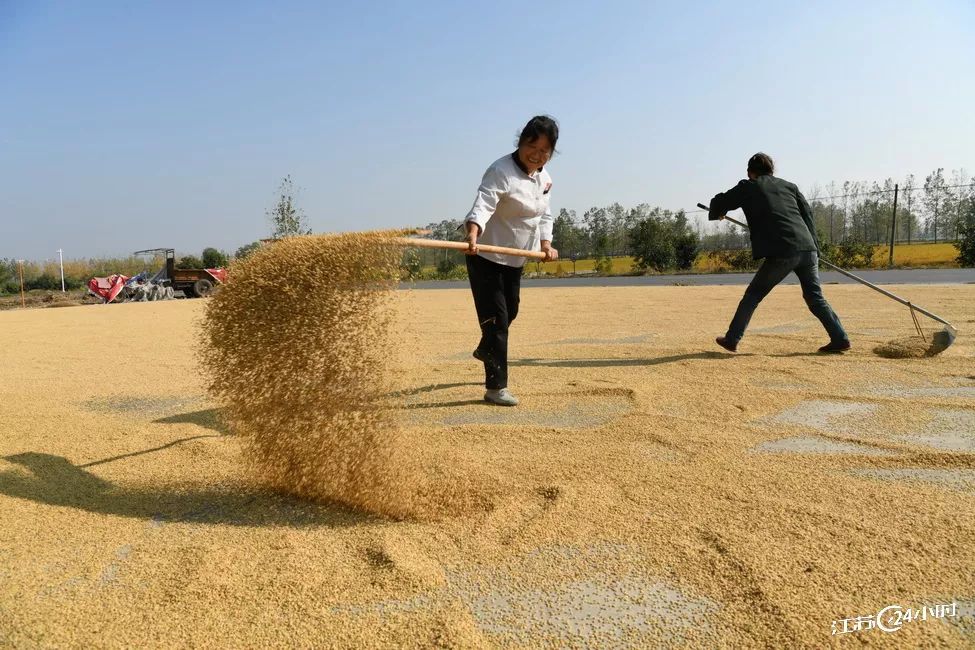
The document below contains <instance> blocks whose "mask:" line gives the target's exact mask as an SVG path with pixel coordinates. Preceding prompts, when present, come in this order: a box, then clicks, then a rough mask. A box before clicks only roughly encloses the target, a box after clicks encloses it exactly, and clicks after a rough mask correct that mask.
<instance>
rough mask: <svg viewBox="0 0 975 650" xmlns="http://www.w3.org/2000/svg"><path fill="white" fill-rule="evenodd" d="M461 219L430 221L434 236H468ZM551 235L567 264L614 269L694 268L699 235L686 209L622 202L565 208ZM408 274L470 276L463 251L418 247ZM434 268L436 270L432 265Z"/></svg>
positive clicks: (407, 261) (407, 262) (406, 263)
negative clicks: (621, 261)
mask: <svg viewBox="0 0 975 650" xmlns="http://www.w3.org/2000/svg"><path fill="white" fill-rule="evenodd" d="M461 225H462V221H461V220H460V219H445V220H443V221H440V222H439V223H430V224H428V225H427V226H426V230H429V231H430V234H429V235H427V236H428V237H429V238H431V239H440V240H447V241H463V240H464V233H463V230H462V229H461ZM552 240H553V243H554V245H555V247H556V248H557V249H558V250H559V256H560V258H561V259H562V260H563V263H565V264H566V265H571V264H572V263H573V262H575V261H576V260H581V259H594V260H596V264H595V269H596V272H598V273H609V272H610V269H611V267H612V262H611V258H613V257H621V256H630V257H633V258H634V262H633V271H634V272H637V273H641V272H646V271H668V270H680V269H689V268H690V267H691V265H693V263H694V259H695V258H696V257H697V253H698V250H699V247H700V239H699V237H698V234H697V232H696V231H695V230H694V229H693V228H692V227H691V224H690V223H689V221H688V219H687V215H686V214H685V212H684V211H682V210H680V211H677V212H673V211H671V210H666V209H663V208H659V207H651V206H649V205H647V204H641V205H638V206H636V207H634V208H629V209H627V208H624V207H623V206H622V205H620V204H619V203H614V204H612V205H610V206H607V207H602V208H600V207H593V208H590V209H589V210H587V211H586V212H585V213H583V215H582V219H579V218H578V217H577V216H576V212H575V211H574V210H566V209H564V208H563V209H562V210H561V211H560V212H559V215H558V216H557V217H556V218H555V220H554V223H553V231H552ZM403 269H404V273H405V275H406V276H408V277H411V278H414V279H419V278H424V277H431V278H440V279H452V278H462V277H466V270H465V267H464V253H463V251H452V250H436V249H419V250H408V251H406V252H405V253H404V257H403ZM431 269H432V270H431Z"/></svg>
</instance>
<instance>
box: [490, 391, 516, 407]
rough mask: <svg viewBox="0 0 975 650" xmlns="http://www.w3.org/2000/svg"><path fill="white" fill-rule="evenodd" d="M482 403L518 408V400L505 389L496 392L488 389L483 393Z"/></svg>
mask: <svg viewBox="0 0 975 650" xmlns="http://www.w3.org/2000/svg"><path fill="white" fill-rule="evenodd" d="M484 401H486V402H491V403H492V404H497V405H498V406H518V398H517V397H515V396H514V395H512V394H511V391H509V390H508V389H507V388H500V389H498V390H493V389H490V388H489V389H488V390H487V391H486V392H485V393H484Z"/></svg>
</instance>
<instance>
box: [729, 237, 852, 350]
mask: <svg viewBox="0 0 975 650" xmlns="http://www.w3.org/2000/svg"><path fill="white" fill-rule="evenodd" d="M793 271H795V274H796V276H798V278H799V284H801V285H802V297H803V298H805V300H806V305H807V306H808V307H809V311H811V312H812V313H813V315H814V316H816V318H818V319H819V322H820V323H822V324H823V327H825V328H826V331H827V332H828V333H829V340H830V341H831V342H833V343H840V342H843V341H846V340H847V336H846V332H845V331H844V330H843V326H842V325H841V324H840V319H839V317H838V316H837V315H836V313H835V312H834V311H833V309H832V308H831V307H830V306H829V303H828V302H826V298H824V297H823V289H822V287H820V286H819V254H818V253H816V251H805V252H802V253H798V254H796V255H794V256H792V257H767V258H765V261H763V262H762V266H760V267H759V269H758V272H756V273H755V277H754V278H752V281H751V284H749V285H748V288H747V289H745V296H744V297H743V298H742V299H741V303H739V304H738V311H737V312H735V317H734V318H733V319H732V321H731V325H729V326H728V333H727V334H726V335H725V338H727V339H728V340H729V341H731V342H732V343H737V342H738V341H740V340H741V337H742V336H744V335H745V328H746V327H748V321H750V320H751V319H752V314H753V313H754V312H755V308H756V307H758V303H760V302H762V299H763V298H765V296H767V295H768V294H769V292H770V291H771V290H772V289H773V288H775V285H777V284H778V283H779V282H782V280H784V279H785V278H786V276H787V275H789V273H792V272H793Z"/></svg>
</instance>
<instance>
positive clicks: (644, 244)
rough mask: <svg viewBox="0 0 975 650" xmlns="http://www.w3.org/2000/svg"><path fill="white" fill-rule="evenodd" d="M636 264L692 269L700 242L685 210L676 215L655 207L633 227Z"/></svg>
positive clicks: (667, 268)
mask: <svg viewBox="0 0 975 650" xmlns="http://www.w3.org/2000/svg"><path fill="white" fill-rule="evenodd" d="M630 246H631V247H632V250H633V258H634V266H635V267H636V268H638V269H640V270H643V271H646V270H647V269H653V270H655V271H667V270H670V269H673V268H677V269H689V268H690V267H691V266H692V265H693V264H694V260H695V258H696V257H697V252H698V248H699V246H700V241H699V239H698V236H697V233H696V232H694V230H693V229H692V228H691V227H690V225H689V224H688V222H687V216H686V215H685V214H684V212H683V210H682V211H680V212H678V213H677V214H671V213H670V212H669V211H663V212H661V211H660V210H659V209H655V210H654V211H653V212H652V213H651V215H650V216H648V217H646V218H643V219H640V220H639V221H637V222H636V224H634V225H633V227H632V228H631V229H630Z"/></svg>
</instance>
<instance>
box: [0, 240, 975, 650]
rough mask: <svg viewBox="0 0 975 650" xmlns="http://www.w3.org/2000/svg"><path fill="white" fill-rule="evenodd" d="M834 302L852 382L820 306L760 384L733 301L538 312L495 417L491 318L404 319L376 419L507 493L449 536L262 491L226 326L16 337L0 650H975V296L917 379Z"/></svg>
mask: <svg viewBox="0 0 975 650" xmlns="http://www.w3.org/2000/svg"><path fill="white" fill-rule="evenodd" d="M306 245H308V244H301V246H306ZM315 245H317V244H315ZM299 254H301V253H299V252H298V251H296V255H299ZM269 270H270V269H269ZM286 282H287V278H286V277H281V276H278V277H275V278H273V279H268V285H267V286H268V291H278V290H279V287H280V286H281V285H282V283H286ZM894 290H895V291H896V292H897V293H900V294H902V295H914V294H916V291H917V287H899V288H895V289H894ZM826 294H827V297H828V298H829V300H830V302H831V303H832V304H833V306H834V308H835V309H836V310H837V312H838V313H839V314H840V316H841V317H842V319H843V323H844V325H845V326H846V327H847V329H848V330H849V332H850V333H851V336H852V339H853V343H854V348H853V350H852V351H851V352H850V353H847V354H844V355H838V356H822V355H816V354H815V353H814V351H815V349H816V347H817V346H818V345H821V344H822V343H824V342H825V335H824V333H823V332H822V331H821V328H820V326H819V324H818V322H817V321H816V320H815V319H814V318H813V317H812V316H810V315H809V314H808V312H807V311H806V310H805V305H804V303H803V301H802V297H801V292H800V289H799V288H798V287H789V286H783V287H778V288H777V289H776V290H775V291H774V292H773V293H772V295H771V296H770V297H769V298H768V299H767V301H766V302H765V303H763V305H762V306H761V307H760V309H759V311H758V312H757V313H756V315H755V318H754V319H753V322H752V325H751V327H750V329H749V332H748V335H747V336H746V338H745V339H744V340H743V342H742V345H741V347H740V348H739V350H740V351H739V353H738V354H737V355H730V354H725V353H724V352H723V351H721V350H718V349H715V348H714V346H713V343H712V339H713V337H714V336H715V335H716V334H720V333H721V332H722V331H723V329H724V327H726V326H727V320H728V318H730V316H731V314H732V312H733V310H734V308H735V305H736V304H737V302H738V300H739V299H740V297H741V287H634V288H606V287H601V288H539V289H535V288H527V289H525V290H524V294H523V303H522V312H521V315H520V316H519V318H518V321H517V322H516V323H515V325H514V327H513V332H512V342H511V351H510V356H511V360H512V371H511V381H512V388H513V389H515V390H517V393H518V395H519V397H521V398H522V404H521V405H519V406H518V407H517V408H514V409H500V408H496V407H490V406H488V405H484V404H482V403H481V402H480V397H481V390H482V389H481V386H480V382H481V380H482V378H483V377H482V371H481V369H480V368H478V366H477V364H476V362H474V360H473V359H471V357H470V351H471V349H472V347H473V344H474V343H475V342H476V338H477V324H476V318H475V316H474V313H473V308H472V306H471V304H470V302H471V301H470V294H469V292H468V291H467V290H466V289H452V290H435V291H413V292H401V293H398V294H397V295H396V296H395V298H394V299H393V300H392V302H391V303H389V310H390V313H391V314H394V315H395V319H394V322H393V323H392V330H391V331H393V332H395V334H394V335H393V340H394V341H398V342H401V343H402V344H403V345H402V347H404V348H407V349H405V350H400V351H398V352H402V353H403V357H405V358H404V359H403V360H400V355H399V354H397V355H396V357H395V359H394V360H395V361H396V363H394V364H393V365H394V366H396V367H394V368H392V370H391V372H390V374H388V375H387V377H388V380H389V383H390V385H391V388H390V392H389V394H390V395H395V398H389V399H387V400H386V403H387V406H388V407H389V408H388V410H389V413H387V414H386V415H383V416H382V417H388V418H389V421H390V422H392V424H393V425H394V430H396V431H398V432H399V434H398V435H400V436H401V440H402V441H403V444H404V448H405V449H406V451H407V452H408V454H407V455H409V456H411V457H412V458H414V459H415V462H417V463H418V464H419V465H421V466H422V469H423V471H422V472H421V473H420V475H421V476H427V477H434V478H435V477H436V476H437V475H438V473H439V474H443V475H444V476H449V477H451V478H452V479H453V478H462V479H464V480H466V481H467V482H468V484H469V485H468V487H469V488H470V489H471V491H472V492H474V493H477V494H490V498H489V499H488V502H489V504H490V506H491V507H490V509H488V510H484V509H461V510H459V511H458V512H456V513H455V514H454V515H453V516H448V517H444V518H441V519H440V520H431V519H429V518H423V517H420V518H408V519H406V520H395V519H390V518H388V517H379V516H375V515H370V514H367V513H364V512H363V511H362V510H359V509H350V508H347V507H340V506H338V505H335V504H332V503H317V502H311V501H309V500H306V499H299V498H295V497H290V496H286V495H280V494H277V493H274V492H269V491H268V490H267V489H266V488H265V487H264V483H263V482H262V481H258V480H255V479H254V477H253V475H252V474H249V473H245V472H242V471H241V469H242V467H244V466H245V465H244V463H243V462H242V453H241V450H242V446H243V445H244V443H245V442H246V440H247V439H246V437H245V436H243V435H233V434H230V433H229V431H228V428H227V426H226V424H225V423H224V422H223V421H222V419H221V417H220V415H221V411H220V410H219V409H220V408H221V407H220V406H219V405H218V404H217V403H215V402H213V401H211V400H209V399H207V398H206V397H205V394H206V386H205V384H204V382H203V380H202V378H201V376H200V372H199V367H198V365H197V362H196V360H195V358H194V355H193V353H192V350H193V347H194V345H195V343H194V342H195V340H196V331H197V328H198V325H199V319H200V317H201V316H202V309H203V307H204V305H205V303H204V302H203V301H174V302H166V303H137V304H123V305H117V306H112V305H110V306H106V307H102V306H92V307H77V308H71V309H56V310H26V311H17V312H5V313H3V314H0V326H2V328H3V331H4V332H5V335H6V336H7V340H8V345H6V346H3V347H2V348H0V366H2V367H3V369H4V382H3V384H2V385H0V393H2V400H0V427H2V431H3V433H4V435H3V436H0V522H2V525H0V639H2V640H0V645H4V646H12V647H36V646H72V647H81V646H86V647H87V646H91V645H96V646H106V647H172V646H174V645H180V646H193V647H203V646H218V647H239V646H241V645H252V646H258V645H259V646H268V647H280V646H289V647H294V646H308V645H316V646H327V647H344V648H363V647H394V646H395V647H399V646H412V647H436V646H441V647H486V648H487V647H594V646H600V647H619V646H630V647H633V646H636V647H674V646H679V647H680V646H684V647H706V648H712V647H822V646H829V645H831V644H836V645H840V644H842V643H844V642H845V644H849V643H856V644H857V645H864V646H868V647H946V648H950V647H957V648H965V647H971V645H972V640H973V636H972V634H973V633H975V622H973V618H972V607H973V601H975V580H973V577H972V576H973V575H975V541H973V540H975V523H973V522H975V500H973V495H975V453H973V437H972V431H973V430H975V372H973V369H972V364H971V360H972V357H973V354H975V343H973V339H972V338H971V335H970V333H969V330H970V328H972V327H973V323H972V319H973V317H972V310H971V305H972V304H973V303H975V286H973V285H962V286H946V287H925V289H924V300H925V306H926V307H928V308H930V309H932V310H933V311H935V312H937V313H939V314H941V315H943V316H944V317H945V318H947V319H948V320H950V321H952V322H953V323H955V324H956V325H957V326H959V328H960V329H961V333H960V335H959V338H958V340H957V342H956V343H955V344H954V345H953V346H952V347H951V348H949V349H948V350H946V351H945V352H944V353H942V354H940V355H938V356H936V357H927V358H920V359H883V358H880V357H878V356H876V355H875V354H874V353H873V351H872V350H873V348H874V347H875V346H877V345H880V344H881V343H883V342H885V341H887V340H888V339H891V338H893V337H896V336H898V334H901V333H902V334H908V333H910V331H911V329H912V327H913V325H912V323H911V319H910V316H909V313H905V309H904V308H903V307H902V306H900V305H897V304H896V303H894V302H893V301H890V300H887V299H885V298H883V297H881V296H876V295H875V294H873V293H872V292H870V291H869V290H868V289H865V288H863V287H858V286H845V285H844V286H827V287H826ZM293 298H294V299H295V300H299V299H301V296H300V295H298V294H293ZM279 306H280V308H281V309H284V310H286V311H287V310H296V308H295V307H294V306H289V304H288V302H287V301H286V300H284V299H283V298H282V302H281V303H280V304H279ZM291 313H294V311H292V312H291ZM262 317H263V318H269V319H272V321H273V318H275V317H274V316H271V315H265V316H262ZM269 323H271V324H270V325H269V330H268V331H269V332H270V331H272V330H274V329H275V328H279V329H277V330H276V331H278V332H280V331H282V330H281V329H280V328H285V327H286V324H284V323H281V324H278V323H273V322H271V321H269ZM308 326H309V327H317V326H318V324H316V323H308ZM300 336H305V335H300ZM308 336H309V337H310V336H311V335H308ZM122 340H125V341H126V342H125V343H124V344H122V343H119V342H120V341H122ZM300 340H303V341H306V342H307V341H309V340H311V339H310V338H302V339H300ZM267 344H268V345H270V346H271V347H272V348H273V350H274V351H275V352H277V353H280V354H287V353H288V352H289V349H288V347H287V345H286V344H285V343H283V342H280V343H279V342H273V341H271V340H270V339H269V340H267ZM297 354H298V357H297V358H304V359H308V358H309V356H306V355H308V353H304V352H298V353H297ZM320 354H328V353H325V352H322V353H320ZM315 358H316V359H320V358H322V357H315ZM275 363H276V362H275ZM275 363H272V362H268V366H267V368H268V371H269V372H272V373H274V372H278V367H277V366H276V365H275ZM282 367H283V366H282ZM254 379H255V381H256V382H257V383H258V384H259V385H261V386H268V385H270V384H266V383H262V382H264V380H263V379H262V378H254ZM306 381H308V382H317V381H320V380H319V379H317V378H311V377H308V378H307V379H306ZM301 390H306V389H305V388H301ZM376 390H377V391H378V390H379V389H378V388H377V389H376ZM258 397H260V396H258ZM262 399H263V398H262ZM299 406H300V405H299ZM301 408H304V407H301ZM309 408H310V407H309ZM299 424H300V423H299ZM307 430H308V431H311V429H310V428H309V429H307ZM386 442H387V441H386V440H379V443H381V444H385V443H386ZM248 444H249V443H248ZM377 509H379V508H377ZM951 602H956V603H957V606H958V607H957V615H956V616H955V617H953V618H944V619H935V618H933V617H929V618H928V619H927V620H917V619H915V620H912V621H911V622H907V623H904V624H903V626H902V628H901V629H899V630H898V631H897V632H894V633H884V632H882V631H880V630H878V629H876V628H874V629H870V630H864V631H861V632H856V633H851V634H847V635H843V636H839V635H837V636H833V635H832V634H831V632H832V622H833V621H836V620H840V619H844V618H850V617H857V616H865V615H869V614H876V613H877V612H878V611H879V610H881V609H882V608H884V607H887V606H889V605H900V606H902V607H904V608H905V609H906V608H907V607H914V608H919V607H921V606H922V605H936V604H938V603H951Z"/></svg>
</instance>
